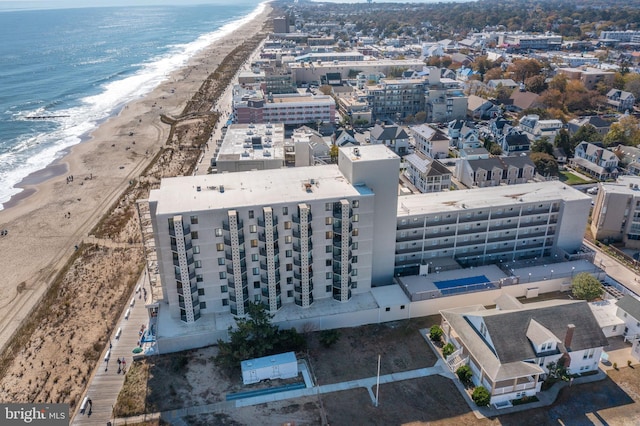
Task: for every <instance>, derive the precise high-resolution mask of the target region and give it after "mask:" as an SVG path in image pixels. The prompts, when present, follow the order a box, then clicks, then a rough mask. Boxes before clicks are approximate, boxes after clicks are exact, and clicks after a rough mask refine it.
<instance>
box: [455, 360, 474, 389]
mask: <svg viewBox="0 0 640 426" xmlns="http://www.w3.org/2000/svg"><path fill="white" fill-rule="evenodd" d="M456 376H458V379H460V381H461V382H462V383H464V384H465V385H468V384H469V383H471V377H472V376H473V371H471V367H469V366H468V365H462V366H460V367H458V369H457V370H456Z"/></svg>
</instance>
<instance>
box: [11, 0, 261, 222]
mask: <svg viewBox="0 0 640 426" xmlns="http://www.w3.org/2000/svg"><path fill="white" fill-rule="evenodd" d="M268 10H270V6H269V3H268V1H262V2H260V3H258V4H257V5H256V7H255V8H254V9H253V10H252V11H251V13H249V14H248V15H247V16H244V17H238V19H236V20H234V21H232V22H229V23H225V24H223V25H221V26H220V27H219V28H218V29H216V30H215V31H213V32H212V33H210V34H216V33H217V32H221V34H219V35H218V36H217V37H216V38H215V39H214V40H213V41H211V42H210V44H208V45H207V46H204V47H202V48H201V49H199V50H198V51H196V52H195V53H194V54H193V56H191V57H190V58H188V59H187V61H186V62H185V63H184V64H183V65H182V66H181V67H179V68H177V69H174V70H173V71H171V72H170V73H168V74H167V75H166V76H165V79H164V80H162V81H160V82H159V83H158V84H157V85H156V87H154V88H153V89H151V90H149V92H147V93H145V94H144V95H141V96H139V97H138V98H134V99H131V100H129V101H126V102H124V103H123V104H121V105H120V106H118V107H117V108H115V109H114V110H113V111H112V112H111V114H109V115H108V116H105V117H103V118H100V119H99V120H97V121H96V122H95V127H94V128H93V129H91V130H89V131H87V132H86V133H84V134H82V135H80V136H79V142H78V143H76V144H75V145H71V146H69V147H66V148H63V149H61V150H60V151H58V152H57V154H56V156H57V158H54V159H53V160H52V161H51V162H50V163H49V164H47V165H46V166H44V167H43V168H41V169H39V170H35V171H33V172H31V173H29V174H28V175H26V176H24V177H23V178H22V179H21V180H20V181H19V182H17V183H16V184H14V185H13V187H12V188H15V189H21V191H20V192H17V193H15V194H13V195H11V196H10V197H9V199H8V200H7V201H5V202H3V203H0V213H1V212H2V211H4V210H8V209H10V208H12V207H15V206H16V205H18V204H20V203H22V202H24V201H26V200H27V199H28V198H29V197H30V196H31V195H33V194H35V193H36V192H38V188H36V186H37V185H38V184H42V183H45V182H46V181H47V180H49V179H52V178H55V177H57V176H60V175H61V174H64V173H65V172H64V171H63V172H60V165H61V164H66V163H67V157H68V156H69V155H71V154H72V152H73V149H74V148H75V147H77V146H78V145H82V144H85V143H87V142H90V141H91V140H92V139H94V137H95V136H94V135H95V133H97V132H98V131H99V129H100V128H101V127H102V126H104V125H105V123H107V122H109V121H111V120H113V119H115V118H117V117H119V116H120V115H121V114H122V112H123V111H124V110H125V109H127V108H129V105H132V104H136V103H137V102H139V101H142V100H144V99H146V98H148V97H150V96H151V95H152V94H153V93H154V92H155V91H156V90H157V89H158V88H159V87H161V86H163V85H166V84H169V83H171V82H176V80H177V77H178V79H179V77H182V78H187V77H190V75H189V74H190V73H191V71H192V70H191V68H193V67H196V68H197V66H198V65H202V63H203V61H202V60H203V59H204V57H206V56H207V52H209V51H210V50H212V49H215V48H216V45H218V44H219V43H223V42H224V41H225V39H227V38H228V37H231V36H232V35H233V34H234V33H236V32H237V31H238V29H239V28H242V27H244V26H246V25H248V24H249V23H251V22H252V21H255V20H256V19H260V18H261V16H262V15H265V14H268ZM232 24H237V26H236V27H235V28H233V29H232V30H230V28H231V25H232ZM204 35H205V34H203V35H201V37H202V36H204ZM197 40H198V39H196V40H194V42H196V41H197ZM186 70H189V72H188V73H186V75H185V71H186ZM209 71H211V72H213V71H214V70H213V69H210V70H209ZM194 83H195V81H194ZM196 90H197V88H196ZM194 91H195V90H194ZM170 94H171V95H173V94H174V93H173V91H171V93H170ZM186 98H189V96H187V97H186ZM187 100H188V99H186V100H185V104H186V101H187ZM45 176H48V177H45ZM1 222H2V218H1V216H0V223H1Z"/></svg>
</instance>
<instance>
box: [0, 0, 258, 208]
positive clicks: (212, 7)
mask: <svg viewBox="0 0 640 426" xmlns="http://www.w3.org/2000/svg"><path fill="white" fill-rule="evenodd" d="M161 1H162V0H160V1H159V2H158V3H160V2H161ZM209 1H210V4H200V5H178V6H176V5H166V4H156V5H144V6H134V7H124V6H118V7H90V8H73V7H72V5H73V4H72V3H70V4H69V5H68V6H66V7H65V8H57V9H46V8H42V6H40V7H38V6H33V5H32V3H31V2H7V3H4V2H0V40H2V43H0V209H2V207H1V204H2V203H6V202H7V201H8V200H9V199H10V198H11V196H12V195H15V194H17V193H19V192H20V191H21V189H20V188H16V187H15V185H16V184H18V183H19V182H20V181H22V180H23V179H24V178H25V177H27V176H28V175H29V174H31V173H33V172H36V171H38V170H41V169H43V168H45V167H46V166H47V165H49V164H51V163H52V162H53V161H55V160H56V159H58V158H60V157H61V156H62V155H63V154H64V152H65V150H66V149H68V148H69V147H71V146H73V145H75V144H78V143H80V142H81V141H82V140H84V139H86V138H87V137H88V135H89V133H90V132H91V131H93V130H94V129H95V128H96V127H97V126H98V125H99V124H100V123H101V122H102V121H104V120H105V119H107V118H108V117H110V116H112V115H113V114H116V113H117V112H118V111H119V110H120V109H121V108H122V107H123V106H124V104H126V103H128V102H129V101H131V100H134V99H137V98H139V97H141V96H143V95H145V94H147V93H149V92H150V91H151V90H153V89H154V88H155V87H156V86H157V85H158V84H159V83H160V82H162V81H163V80H165V79H166V78H167V77H168V75H169V74H170V73H171V72H172V71H174V70H176V69H178V68H180V67H182V66H184V65H185V64H186V62H187V61H188V59H189V58H191V57H192V56H193V55H195V54H196V53H197V52H199V51H200V50H201V49H202V48H204V47H206V46H208V45H209V44H210V43H212V42H213V41H215V40H216V39H218V38H220V37H222V36H223V35H225V34H228V33H229V32H231V31H232V30H233V29H235V28H237V26H238V25H240V24H241V23H243V22H245V21H247V20H249V19H251V18H252V17H254V16H256V14H257V13H260V11H261V10H263V4H258V3H257V2H255V1H249V0H236V1H234V2H233V3H227V2H228V0H223V1H217V2H214V1H213V0H209ZM33 4H36V3H33ZM50 4H51V3H49V5H50ZM35 117H38V118H35Z"/></svg>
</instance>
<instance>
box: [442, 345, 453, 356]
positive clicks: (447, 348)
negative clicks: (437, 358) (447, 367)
mask: <svg viewBox="0 0 640 426" xmlns="http://www.w3.org/2000/svg"><path fill="white" fill-rule="evenodd" d="M455 351H456V347H455V346H453V345H452V344H451V343H447V344H446V345H444V346H443V347H442V356H443V357H445V358H447V357H448V356H449V355H451V354H452V353H454V352H455Z"/></svg>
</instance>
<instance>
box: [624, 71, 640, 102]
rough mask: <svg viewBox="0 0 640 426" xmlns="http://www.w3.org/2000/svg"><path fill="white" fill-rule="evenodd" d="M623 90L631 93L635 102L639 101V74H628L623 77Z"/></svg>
mask: <svg viewBox="0 0 640 426" xmlns="http://www.w3.org/2000/svg"><path fill="white" fill-rule="evenodd" d="M624 90H626V91H627V92H631V93H633V97H634V98H636V100H638V99H640V74H636V73H630V74H627V75H625V76H624Z"/></svg>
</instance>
